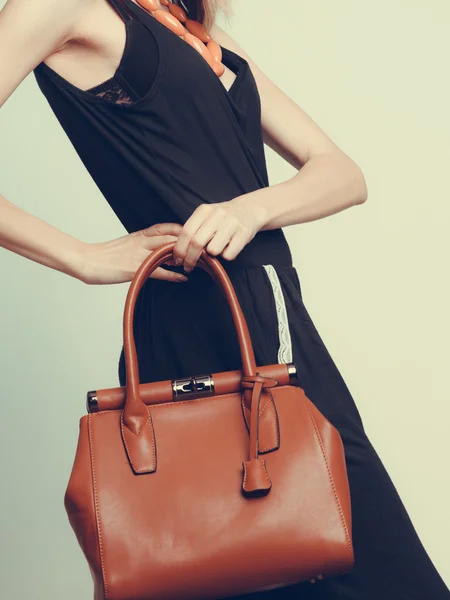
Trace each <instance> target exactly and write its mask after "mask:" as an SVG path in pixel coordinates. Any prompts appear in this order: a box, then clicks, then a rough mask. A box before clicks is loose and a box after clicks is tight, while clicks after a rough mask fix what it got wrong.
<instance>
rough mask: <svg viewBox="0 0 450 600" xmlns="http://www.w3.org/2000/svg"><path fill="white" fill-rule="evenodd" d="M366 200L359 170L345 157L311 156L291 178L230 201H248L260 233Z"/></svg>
mask: <svg viewBox="0 0 450 600" xmlns="http://www.w3.org/2000/svg"><path fill="white" fill-rule="evenodd" d="M366 199H367V187H366V182H365V178H364V175H363V173H362V171H361V169H360V168H359V167H358V166H357V165H356V164H355V163H354V162H353V161H352V160H351V159H350V158H349V157H348V156H347V155H345V154H343V153H339V152H336V153H330V154H322V155H318V156H314V157H313V158H311V159H310V160H309V161H307V162H306V163H305V164H304V165H303V167H302V168H301V169H300V170H299V171H298V173H296V174H295V175H294V176H293V177H292V178H291V179H288V180H287V181H283V182H281V183H278V184H275V185H272V186H269V187H266V188H261V189H258V190H255V191H253V192H249V193H247V194H243V195H241V196H237V197H236V198H234V199H233V200H232V201H231V202H247V203H249V204H250V205H253V206H254V207H255V210H257V211H258V212H259V213H260V215H261V217H260V221H261V223H262V227H261V228H260V229H261V230H264V229H277V228H278V227H286V226H288V225H295V224H297V223H305V222H307V221H314V220H316V219H321V218H323V217H326V216H328V215H332V214H334V213H337V212H340V211H342V210H344V209H346V208H349V207H350V206H354V205H356V204H362V203H363V202H365V200H366Z"/></svg>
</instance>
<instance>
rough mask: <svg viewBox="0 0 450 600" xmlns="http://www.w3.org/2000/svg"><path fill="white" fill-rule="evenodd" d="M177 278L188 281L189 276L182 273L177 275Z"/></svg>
mask: <svg viewBox="0 0 450 600" xmlns="http://www.w3.org/2000/svg"><path fill="white" fill-rule="evenodd" d="M177 279H178V281H188V278H187V277H185V276H184V275H181V274H180V275H177Z"/></svg>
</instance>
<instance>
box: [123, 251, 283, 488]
mask: <svg viewBox="0 0 450 600" xmlns="http://www.w3.org/2000/svg"><path fill="white" fill-rule="evenodd" d="M174 247H175V242H169V243H167V244H164V245H162V246H160V247H159V248H158V249H157V250H155V251H153V252H152V253H151V254H149V256H148V257H147V258H146V259H145V260H144V261H143V262H142V264H141V265H140V267H139V268H138V270H137V271H136V273H135V275H134V277H133V280H132V282H131V284H130V287H129V289H128V294H127V297H126V301H125V310H124V320H123V334H124V358H125V372H126V398H125V406H124V409H123V411H122V415H121V431H122V437H123V441H124V444H125V449H126V452H127V454H128V458H129V461H130V464H131V466H132V468H133V470H134V472H135V473H152V472H154V471H156V440H155V432H154V428H153V422H152V418H151V410H150V409H149V408H148V407H147V405H146V404H145V403H144V402H143V400H142V398H141V397H140V392H139V386H140V381H139V368H138V360H137V353H136V344H135V340H134V329H133V316H134V309H135V305H136V300H137V296H138V294H139V292H140V290H141V289H142V286H143V285H144V283H145V281H146V280H147V278H148V276H149V275H151V273H152V272H153V271H154V270H155V269H156V268H157V267H159V266H160V265H161V264H162V263H163V262H165V261H166V260H167V259H168V258H172V256H173V248H174ZM197 265H198V266H200V267H201V268H203V269H204V270H205V271H206V272H207V273H208V274H209V275H211V276H212V277H213V279H214V280H215V281H216V283H217V284H218V285H219V287H220V288H221V290H222V292H223V293H224V295H225V298H226V300H227V302H228V305H229V306H230V309H231V313H232V317H233V322H234V325H235V329H236V332H237V336H238V342H239V348H240V353H241V359H242V372H243V377H242V385H243V387H244V395H246V396H247V403H248V405H249V406H250V409H251V418H250V461H247V462H245V463H243V464H244V470H246V473H245V474H244V485H243V489H244V491H250V492H251V491H254V490H250V488H253V487H255V483H256V487H257V488H258V490H259V491H260V492H261V489H260V488H261V487H263V488H264V490H266V492H265V493H267V491H268V489H270V486H269V487H268V483H270V481H269V479H268V476H267V473H266V470H265V461H263V460H261V459H259V458H258V429H259V412H260V395H261V390H262V388H264V387H272V386H274V385H277V382H276V380H272V379H269V378H264V377H261V376H259V374H257V373H256V362H255V354H254V350H253V345H252V342H251V337H250V333H249V330H248V326H247V322H246V320H245V317H244V314H243V312H242V309H241V306H240V304H239V301H238V299H237V296H236V292H235V291H234V287H233V285H232V283H231V281H230V278H229V277H228V274H227V272H226V271H225V269H224V267H223V266H222V265H221V263H220V262H219V260H217V259H216V258H214V257H212V256H211V255H209V254H208V253H207V252H206V250H205V249H203V250H202V252H201V255H200V257H199V259H198V262H197ZM249 396H250V401H249ZM255 461H256V462H255ZM257 463H258V464H257ZM245 487H247V488H248V489H247V490H246V489H245ZM267 488H268V489H267Z"/></svg>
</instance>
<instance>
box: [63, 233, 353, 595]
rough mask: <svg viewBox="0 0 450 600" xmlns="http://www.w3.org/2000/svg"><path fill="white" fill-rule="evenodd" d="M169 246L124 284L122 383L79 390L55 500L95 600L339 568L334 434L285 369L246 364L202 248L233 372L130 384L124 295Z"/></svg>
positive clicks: (238, 586) (343, 514)
mask: <svg viewBox="0 0 450 600" xmlns="http://www.w3.org/2000/svg"><path fill="white" fill-rule="evenodd" d="M173 247H174V242H171V243H169V244H165V245H164V246H161V247H160V248H159V249H157V250H156V251H154V252H153V253H151V254H150V255H149V256H148V257H147V258H146V260H144V262H143V263H142V265H141V266H140V267H139V269H138V270H137V272H136V274H135V276H134V278H133V280H132V282H131V284H130V288H129V291H128V295H127V298H126V303H125V312H124V353H125V362H126V386H122V387H116V388H108V389H102V390H96V391H91V392H89V393H88V412H89V414H87V415H85V416H84V417H82V418H81V421H80V432H79V440H78V446H77V452H76V457H75V462H74V466H73V470H72V473H71V476H70V481H69V484H68V487H67V491H66V495H65V506H66V510H67V513H68V516H69V520H70V523H71V525H72V527H73V530H74V531H75V534H76V536H77V538H78V542H79V544H80V546H81V548H82V550H83V552H84V554H85V557H86V559H87V561H88V564H89V567H90V570H91V573H92V576H93V579H94V584H95V600H165V599H167V600H169V599H170V600H194V599H195V600H200V599H209V600H216V599H219V598H227V597H231V596H234V595H238V594H246V593H252V592H256V591H263V590H269V589H273V588H277V587H282V586H287V585H290V584H293V583H297V582H302V581H309V580H313V581H314V580H315V579H316V578H317V577H319V578H324V577H331V576H333V575H337V574H341V573H345V572H348V571H349V570H350V569H351V568H352V566H353V560H354V557H353V547H352V540H351V510H350V493H349V485H348V479H347V471H346V465H345V459H344V449H343V445H342V441H341V438H340V435H339V433H338V432H337V430H336V429H335V428H334V427H333V426H332V425H331V423H329V422H328V421H327V420H326V419H325V417H324V416H323V415H322V414H321V413H320V412H319V411H318V409H317V408H316V407H315V406H314V404H312V402H311V401H310V400H309V399H308V398H307V397H306V396H305V393H304V391H303V389H302V388H301V387H300V386H299V385H298V382H296V381H295V379H293V375H294V371H295V368H294V367H295V365H293V364H274V365H265V366H262V367H257V366H256V364H255V356H254V351H253V347H252V343H251V339H250V335H249V331H248V328H247V324H246V321H245V318H244V315H243V313H242V310H241V307H240V305H239V302H238V300H237V297H236V294H235V291H234V289H233V286H232V283H231V281H230V279H229V277H228V275H227V273H226V271H225V269H224V267H223V266H222V265H221V263H220V262H219V261H218V260H217V259H216V258H213V257H211V256H210V255H208V254H207V253H206V251H205V250H203V252H202V255H201V257H200V259H199V262H198V263H197V265H198V266H199V267H201V268H203V269H204V270H205V271H206V272H207V273H208V274H210V275H211V277H213V278H214V279H215V281H216V283H217V284H218V285H219V286H220V288H221V290H222V291H223V293H224V294H225V297H226V299H227V301H228V304H229V306H230V308H231V311H232V315H233V320H234V324H235V328H236V331H237V335H238V339H239V345H240V351H241V357H242V370H238V371H228V372H222V373H213V374H208V375H196V376H193V377H190V378H187V379H179V380H172V381H170V380H168V381H158V382H151V383H144V384H141V383H140V382H139V373H138V363H137V356H136V346H135V341H134V337H133V313H134V307H135V303H136V298H137V295H138V294H139V291H140V289H141V288H142V285H143V284H144V282H145V280H146V279H147V277H148V276H149V275H150V274H151V273H152V272H153V271H154V270H155V269H156V268H157V267H158V266H160V265H161V264H163V263H164V262H167V259H170V258H171V257H172V256H173V254H172V252H173ZM218 343H220V340H218ZM194 350H195V349H193V351H194Z"/></svg>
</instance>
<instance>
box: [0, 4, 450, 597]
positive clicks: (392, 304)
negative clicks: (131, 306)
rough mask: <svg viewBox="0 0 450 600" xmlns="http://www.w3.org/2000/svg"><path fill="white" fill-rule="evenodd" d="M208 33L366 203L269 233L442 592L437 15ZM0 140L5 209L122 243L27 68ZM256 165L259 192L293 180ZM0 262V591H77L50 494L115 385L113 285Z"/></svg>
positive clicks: (332, 17)
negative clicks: (315, 130)
mask: <svg viewBox="0 0 450 600" xmlns="http://www.w3.org/2000/svg"><path fill="white" fill-rule="evenodd" d="M256 19H257V21H256ZM225 26H226V27H229V28H230V31H231V33H232V35H233V36H234V37H235V39H236V40H237V41H238V42H240V43H241V45H242V46H243V48H244V49H245V50H246V51H248V52H249V54H250V55H251V56H252V57H253V59H254V60H255V61H256V62H257V64H258V65H259V66H260V67H261V68H262V69H263V70H264V71H265V72H266V73H267V74H268V75H269V77H271V78H272V79H273V81H274V82H275V83H277V84H278V85H279V86H280V87H281V88H282V89H283V90H284V91H285V92H286V93H287V94H289V95H290V96H291V97H292V98H293V99H294V100H295V101H296V102H298V103H299V104H300V105H301V106H302V107H303V108H304V109H305V110H306V111H307V112H308V113H309V114H310V115H311V116H312V117H313V118H314V119H315V120H316V121H317V122H318V123H319V124H320V125H321V126H322V128H323V129H324V130H325V131H326V132H327V133H328V134H329V135H330V136H331V137H332V139H333V140H334V141H335V142H336V143H337V144H338V145H340V146H341V148H342V149H343V150H344V151H346V152H347V153H348V154H349V155H350V156H351V157H352V158H353V159H354V160H355V161H356V162H357V163H358V164H359V165H360V166H361V167H362V169H363V171H364V173H365V175H366V178H367V182H368V187H369V199H368V201H367V203H365V204H364V205H363V206H361V207H356V208H353V209H350V210H348V211H344V212H343V213H341V214H338V215H335V216H332V217H328V218H326V219H323V220H320V221H317V222H315V223H311V224H304V225H297V226H293V227H290V228H286V229H285V232H286V235H287V236H288V239H289V241H290V243H291V247H292V251H293V255H294V261H295V265H296V267H297V269H298V271H299V275H300V279H301V282H302V288H303V291H304V299H305V303H306V306H307V308H308V310H309V311H310V313H311V315H312V317H313V320H314V321H315V323H316V325H317V327H318V329H319V331H320V333H321V335H322V337H323V338H324V340H325V343H326V345H327V347H328V349H329V350H330V352H331V354H332V356H333V357H334V359H335V361H336V363H337V364H338V366H339V368H340V370H341V372H342V374H343V376H344V378H345V380H346V382H347V384H348V386H349V388H350V390H351V392H352V394H353V396H354V398H355V400H356V402H357V405H358V407H359V409H360V411H361V414H362V416H363V419H364V422H365V426H366V430H367V432H368V434H369V436H370V438H371V440H372V442H373V443H374V445H375V447H376V448H377V450H378V452H379V454H380V455H381V457H382V459H383V461H384V463H385V465H386V466H387V468H388V470H389V472H390V474H391V476H392V478H393V480H394V482H395V484H396V486H397V488H398V490H399V492H400V494H401V496H402V498H403V500H404V502H405V504H406V506H407V508H408V511H409V513H410V515H411V518H412V520H413V522H414V524H415V526H416V528H417V531H418V533H419V535H420V537H421V539H422V540H423V543H424V544H425V546H426V548H427V550H428V552H429V554H430V556H431V557H432V559H433V561H434V562H435V564H436V566H437V567H438V569H439V570H440V572H441V573H442V575H443V577H444V578H445V580H446V582H447V584H450V558H449V551H448V540H449V538H450V519H449V513H448V507H449V506H450V469H449V466H448V462H449V455H450V441H449V433H448V432H449V429H448V423H449V422H450V398H449V396H450V394H449V369H448V361H449V350H448V346H449V343H448V340H449V337H450V336H449V334H450V324H449V305H450V291H449V290H450V287H449V267H448V258H449V242H448V239H449V229H450V199H449V182H448V176H449V161H450V137H449V131H450V117H449V106H450V89H449V85H448V57H449V55H450V36H449V34H448V32H449V27H450V4H449V3H448V0H430V1H429V2H423V0H421V1H420V2H419V0H396V1H395V0H394V1H393V0H377V2H368V1H362V2H361V0H338V1H336V0H315V1H314V2H306V1H304V0H285V1H284V2H282V3H280V2H279V3H274V2H273V1H272V0H271V1H269V0H234V17H232V19H231V21H230V23H229V24H228V25H226V24H225ZM0 76H1V75H0ZM0 132H1V144H0V170H1V174H0V191H1V193H2V194H4V195H5V196H6V198H8V199H9V200H10V201H11V202H14V203H16V204H18V205H19V206H21V207H22V208H24V209H25V210H28V211H29V212H32V213H33V214H35V215H38V216H39V217H41V218H43V219H45V220H47V221H48V222H49V223H51V224H53V225H54V226H56V227H58V228H60V229H62V230H64V231H66V232H67V233H70V234H71V235H74V236H76V237H78V238H81V239H83V240H86V241H92V242H94V241H101V240H107V239H111V238H114V237H118V236H120V235H123V234H124V233H125V231H124V229H123V228H122V226H121V225H120V224H119V222H118V221H117V219H116V217H115V215H114V214H113V213H112V211H111V210H110V208H109V207H108V205H107V203H106V201H105V199H104V198H103V197H102V195H101V194H100V192H99V191H98V189H97V188H96V186H95V184H94V183H93V181H92V179H91V178H90V176H89V175H88V173H87V171H86V170H85V168H84V166H83V165H82V163H81V161H80V160H79V158H78V157H77V155H76V153H75V151H74V149H73V148H72V146H71V144H70V142H69V140H68V139H67V138H66V136H65V134H64V132H63V131H62V129H61V127H60V126H59V124H58V122H57V121H56V119H55V117H54V116H53V114H52V112H51V110H50V108H49V106H48V105H47V102H46V100H45V99H44V97H43V96H42V95H41V93H40V91H39V90H38V88H37V85H36V83H35V81H34V77H33V76H32V75H31V76H29V77H27V79H26V80H25V81H24V82H23V83H22V84H21V85H20V86H19V88H18V89H17V90H16V91H15V92H14V94H13V95H12V96H11V97H10V98H9V99H8V101H7V102H6V103H5V105H4V106H3V108H2V110H1V111H0ZM267 157H268V164H269V175H270V180H271V184H274V183H277V182H278V181H281V180H283V179H287V178H288V177H291V176H292V175H293V174H294V171H293V169H292V168H291V167H290V166H289V165H288V164H287V163H284V162H283V161H282V160H281V159H280V158H279V157H277V156H276V155H275V154H274V153H272V152H270V151H268V152H267ZM0 269H1V286H2V293H1V295H0V328H1V353H2V360H1V363H0V378H1V387H2V396H3V398H2V400H3V402H2V404H3V409H2V436H1V448H0V456H1V474H2V496H1V505H0V519H1V531H0V533H1V537H2V544H1V560H0V577H1V595H2V597H3V598H5V599H8V600H24V599H25V598H29V599H31V600H62V599H64V600H81V599H88V598H91V597H92V589H91V580H90V575H89V572H88V569H87V565H86V563H85V560H84V557H83V555H82V553H81V551H80V550H79V548H78V546H77V542H76V540H75V537H74V535H73V533H72V530H71V529H70V527H69V524H68V521H67V519H66V515H65V512H64V507H63V503H62V500H63V494H64V491H65V486H66V483H67V480H68V477H69V473H70V469H71V466H72V461H73V456H74V451H75V444H76V440H77V433H78V431H77V430H78V419H79V417H80V416H81V415H82V414H84V403H85V394H86V392H87V390H90V389H95V388H102V387H113V386H116V385H118V379H117V361H118V357H119V352H120V346H121V342H122V339H121V335H122V330H121V328H122V322H121V319H122V309H123V304H124V299H125V294H126V292H127V288H128V285H127V284H125V285H117V286H93V287H90V286H87V285H83V284H82V283H80V282H79V281H77V280H74V279H71V278H69V277H68V276H65V275H63V274H61V273H59V272H56V271H52V270H50V269H47V268H44V267H42V266H41V265H38V264H36V263H33V262H31V261H28V260H26V259H24V258H22V257H20V256H17V255H15V254H12V253H11V252H7V251H5V250H0ZM174 285H176V284H174ZM380 508H382V507H380ZM361 600H363V599H361ZM430 600H432V599H430Z"/></svg>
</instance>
